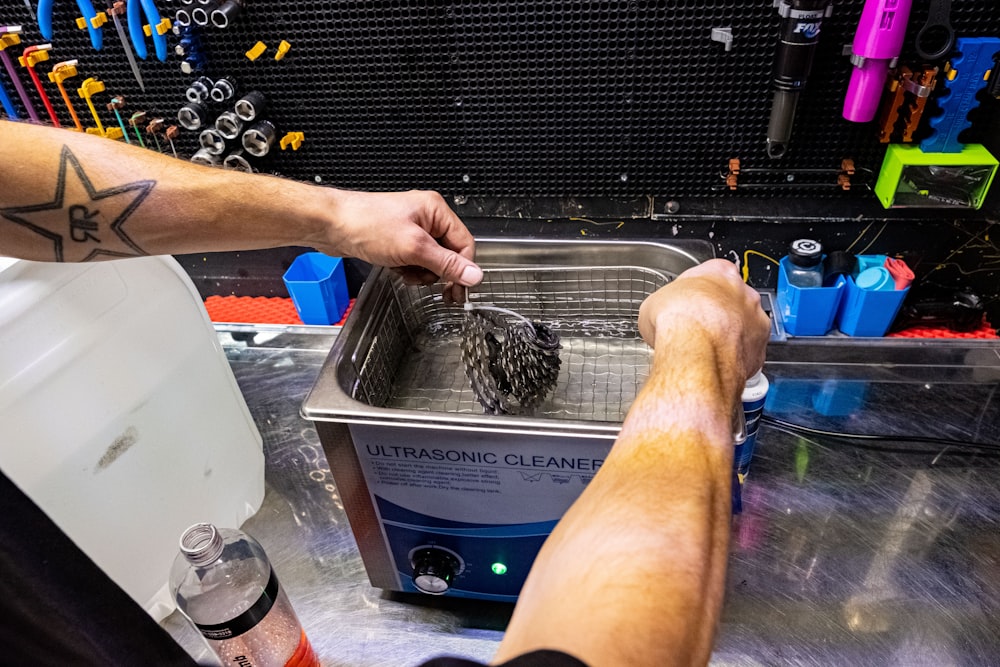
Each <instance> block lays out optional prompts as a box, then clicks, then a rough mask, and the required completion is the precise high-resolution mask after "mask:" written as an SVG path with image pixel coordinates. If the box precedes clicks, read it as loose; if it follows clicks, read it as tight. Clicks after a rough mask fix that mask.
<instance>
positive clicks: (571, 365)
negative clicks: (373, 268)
mask: <svg viewBox="0 0 1000 667" xmlns="http://www.w3.org/2000/svg"><path fill="white" fill-rule="evenodd" d="M672 277H673V276H671V275H669V274H667V273H665V272H661V271H657V270H654V269H650V268H644V267H639V266H593V267H555V266H552V267H531V268H497V269H487V270H486V271H485V272H484V278H483V282H482V283H481V284H480V285H477V286H476V287H475V288H473V289H471V290H470V291H469V293H468V299H469V300H470V301H471V302H473V303H476V304H489V305H492V306H497V307H500V308H504V309H508V310H512V311H515V312H516V313H519V314H521V315H523V316H524V317H527V318H530V319H531V320H534V321H537V322H540V323H543V324H545V325H546V326H548V327H550V328H551V329H552V330H553V331H555V332H556V333H558V335H559V336H560V339H561V341H562V350H561V351H560V359H561V367H560V372H559V379H558V382H557V384H556V387H555V390H554V391H553V392H552V393H551V394H549V395H548V396H547V397H546V399H545V401H544V402H543V403H542V404H541V405H539V406H538V407H537V408H536V409H535V412H534V415H533V416H534V417H540V418H547V419H567V420H580V421H598V422H620V421H621V420H622V419H624V416H625V413H626V412H627V411H628V408H629V406H630V405H631V404H632V401H633V400H634V398H635V396H636V393H637V392H638V390H639V388H640V387H641V386H642V384H643V383H644V382H645V380H646V377H647V375H648V371H649V363H650V353H651V351H650V349H649V348H648V346H647V345H646V343H645V342H644V341H643V340H642V338H641V336H640V335H639V332H638V328H637V318H638V313H639V306H640V304H641V303H642V301H643V300H644V299H645V298H646V297H647V296H648V295H650V294H652V293H653V292H654V291H656V290H657V289H659V288H660V287H662V286H663V285H665V284H667V283H668V282H669V281H670V280H671V279H672ZM378 281H379V282H378V284H376V285H375V286H374V287H373V298H374V299H375V306H374V308H373V309H372V312H373V313H374V317H371V318H369V320H368V323H367V325H366V327H365V330H364V332H363V334H362V336H361V338H360V339H359V341H358V344H357V345H355V346H354V354H352V355H351V359H352V363H353V367H354V374H355V377H356V382H354V384H353V387H354V391H353V392H352V398H354V399H356V400H359V401H362V402H364V403H367V404H368V405H371V406H375V407H385V408H397V409H404V410H416V411H427V412H447V413H474V414H481V413H482V412H483V408H482V406H481V405H480V404H479V402H478V401H477V399H476V396H475V394H474V392H473V390H472V388H471V386H470V383H469V380H468V378H467V377H466V375H465V370H464V367H463V364H462V358H461V345H460V343H461V336H462V333H461V330H462V317H463V308H462V305H461V304H456V303H451V302H449V300H448V299H447V298H446V297H445V293H444V290H443V288H442V287H441V286H440V285H434V286H430V287H425V286H410V285H406V284H405V283H403V281H402V280H401V279H400V278H399V277H398V276H396V275H394V274H392V273H390V272H383V273H381V274H380V276H379V278H378Z"/></svg>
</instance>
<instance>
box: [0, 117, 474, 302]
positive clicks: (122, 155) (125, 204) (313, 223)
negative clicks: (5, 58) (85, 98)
mask: <svg viewBox="0 0 1000 667" xmlns="http://www.w3.org/2000/svg"><path fill="white" fill-rule="evenodd" d="M0 146H3V148H4V151H5V153H6V154H7V155H11V156H17V159H16V161H15V160H8V161H7V162H6V163H5V165H4V166H3V167H0V254H3V255H8V256H13V257H20V258H22V259H33V260H40V261H62V262H73V261H92V260H99V259H114V258H117V257H129V256H138V255H157V254H183V253H192V252H213V251H229V250H253V249H260V248H273V247H279V246H287V245H292V246H307V247H311V248H316V249H317V250H320V251H322V252H325V253H327V254H330V255H339V256H349V257H359V258H361V259H364V260H366V261H369V262H371V263H373V264H380V265H383V266H390V267H411V266H414V267H422V269H416V270H413V271H412V272H410V274H409V277H411V278H413V279H414V280H423V281H427V280H431V279H433V278H434V277H436V276H441V277H443V278H444V279H445V280H448V281H452V282H457V283H460V284H464V285H472V284H475V283H477V282H479V280H480V278H481V275H482V274H481V272H480V271H479V268H478V267H477V266H476V265H475V263H474V262H473V261H472V259H473V256H474V253H475V244H474V241H473V239H472V235H471V234H470V233H469V231H468V230H467V229H466V228H465V226H464V225H463V224H462V222H461V221H460V220H459V219H458V217H457V216H456V215H455V214H454V212H452V211H451V209H449V208H448V206H447V205H446V204H445V202H444V200H443V199H442V198H441V196H440V195H438V194H436V193H433V192H399V193H381V194H375V193H364V192H353V191H345V190H336V189H333V188H321V187H316V186H312V185H307V184H305V183H299V182H296V181H291V180H286V179H280V178H275V177H271V176H261V175H251V174H244V173H241V172H234V171H226V170H222V169H213V168H211V167H203V166H200V165H196V164H192V163H190V162H187V161H182V160H178V159H176V158H171V157H167V156H165V155H161V154H159V153H156V152H154V151H151V150H146V149H143V148H139V147H136V146H130V145H127V144H122V143H120V142H117V141H109V140H107V139H102V138H99V137H93V136H90V135H87V134H81V133H78V132H72V131H70V130H65V129H55V128H51V127H43V126H39V125H32V124H29V123H14V122H9V121H0Z"/></svg>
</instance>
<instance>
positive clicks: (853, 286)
mask: <svg viewBox="0 0 1000 667" xmlns="http://www.w3.org/2000/svg"><path fill="white" fill-rule="evenodd" d="M885 259H886V256H885V255H858V267H857V270H856V272H855V273H854V274H853V275H850V276H843V277H842V278H840V280H839V281H838V284H839V283H843V285H844V298H843V300H842V301H841V304H840V308H839V309H838V311H837V328H838V329H840V331H841V332H842V333H845V334H847V335H848V336H869V337H879V336H884V335H885V332H886V331H888V330H889V327H890V326H891V325H892V321H893V320H894V319H896V314H897V313H898V312H899V309H900V307H902V305H903V300H904V299H905V298H906V295H907V293H909V291H910V288H909V287H907V288H906V289H902V290H897V289H893V290H884V291H883V290H866V289H861V288H860V287H858V285H857V283H856V282H855V278H857V276H858V274H859V273H861V271H864V270H865V269H867V268H869V267H875V266H883V265H884V264H885Z"/></svg>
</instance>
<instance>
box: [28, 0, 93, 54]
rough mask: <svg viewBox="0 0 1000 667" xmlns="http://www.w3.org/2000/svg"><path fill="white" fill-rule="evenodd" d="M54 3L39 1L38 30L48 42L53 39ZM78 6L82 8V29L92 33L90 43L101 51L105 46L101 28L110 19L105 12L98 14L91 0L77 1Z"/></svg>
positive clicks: (51, 0) (53, 0)
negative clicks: (84, 28)
mask: <svg viewBox="0 0 1000 667" xmlns="http://www.w3.org/2000/svg"><path fill="white" fill-rule="evenodd" d="M54 3H55V0H39V2H38V30H39V31H41V33H42V37H44V38H45V39H47V40H51V39H52V5H53V4H54ZM76 6H77V7H79V8H80V12H81V13H82V14H83V21H82V25H81V26H80V27H86V28H87V31H88V32H89V33H90V43H91V44H92V45H93V46H94V49H96V50H97V51H100V50H101V47H102V46H103V45H104V39H103V37H102V33H101V26H102V25H104V23H105V21H107V20H108V17H107V16H105V15H104V12H100V13H98V12H97V10H96V9H94V3H92V2H91V1H90V0H76Z"/></svg>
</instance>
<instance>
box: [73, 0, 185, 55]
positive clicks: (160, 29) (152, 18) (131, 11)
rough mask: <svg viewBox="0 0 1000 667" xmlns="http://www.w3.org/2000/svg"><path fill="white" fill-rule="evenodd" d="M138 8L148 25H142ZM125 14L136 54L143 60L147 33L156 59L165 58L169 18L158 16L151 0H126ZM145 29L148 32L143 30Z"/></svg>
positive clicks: (158, 13)
mask: <svg viewBox="0 0 1000 667" xmlns="http://www.w3.org/2000/svg"><path fill="white" fill-rule="evenodd" d="M79 1H81V2H86V1H89V0H79ZM140 9H141V10H142V14H145V15H146V20H147V21H148V22H149V25H148V26H145V27H144V24H143V21H142V14H140ZM126 16H127V17H128V33H129V36H130V37H131V38H132V46H134V47H135V53H136V55H137V56H139V57H140V58H142V59H143V60H145V59H146V53H147V52H146V34H148V35H150V36H151V37H152V38H153V46H155V47H156V57H157V59H159V60H160V61H161V62H162V61H164V60H166V59H167V38H166V36H165V35H166V33H167V31H169V30H170V20H169V19H165V18H161V17H160V12H158V11H157V10H156V4H155V3H154V2H153V0H128V5H127V8H126ZM146 30H148V32H145V31H146Z"/></svg>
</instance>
